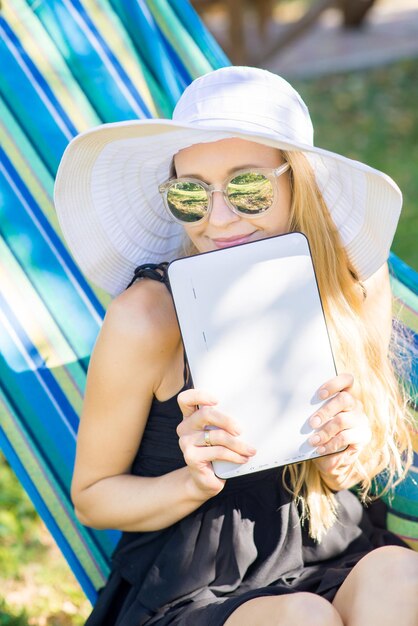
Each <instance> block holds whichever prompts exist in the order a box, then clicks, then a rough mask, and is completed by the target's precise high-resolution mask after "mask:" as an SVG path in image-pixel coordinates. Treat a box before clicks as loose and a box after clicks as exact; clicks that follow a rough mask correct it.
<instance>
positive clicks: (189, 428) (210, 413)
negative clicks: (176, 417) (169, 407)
mask: <svg viewBox="0 0 418 626" xmlns="http://www.w3.org/2000/svg"><path fill="white" fill-rule="evenodd" d="M208 426H212V427H214V428H221V429H222V430H226V431H227V432H229V433H230V434H231V435H235V436H236V435H239V434H240V432H241V431H240V428H239V426H238V424H237V423H236V422H235V420H233V419H232V418H231V417H229V416H228V415H225V413H222V412H221V411H218V410H217V409H215V408H214V407H213V406H202V407H201V408H200V409H196V408H195V410H194V412H193V413H192V414H191V415H190V416H189V417H184V419H183V421H182V422H180V424H179V425H178V427H177V434H178V436H179V437H181V436H184V435H187V434H189V433H191V432H196V431H198V432H202V431H203V430H204V429H205V428H206V427H208Z"/></svg>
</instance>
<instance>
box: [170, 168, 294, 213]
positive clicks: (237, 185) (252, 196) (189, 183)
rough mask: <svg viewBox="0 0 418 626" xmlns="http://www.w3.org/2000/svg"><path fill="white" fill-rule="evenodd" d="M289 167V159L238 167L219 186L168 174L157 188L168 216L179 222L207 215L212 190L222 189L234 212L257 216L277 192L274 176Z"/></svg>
mask: <svg viewBox="0 0 418 626" xmlns="http://www.w3.org/2000/svg"><path fill="white" fill-rule="evenodd" d="M289 168H290V165H289V163H284V164H283V165H280V166H279V167H277V168H276V169H266V168H251V169H249V170H238V171H236V172H234V173H233V174H232V175H231V176H229V177H228V178H227V179H226V180H225V181H224V183H223V185H222V186H221V187H215V185H208V184H206V183H205V182H203V181H202V180H198V179H197V178H171V179H170V180H168V181H167V182H165V183H163V184H162V185H159V187H158V191H159V192H160V194H161V195H162V197H163V200H164V205H165V207H166V209H167V211H168V212H169V214H170V216H171V217H172V218H173V219H174V220H175V221H176V222H179V223H181V224H184V223H188V224H191V223H192V224H196V223H197V222H201V221H202V220H204V219H206V218H207V217H208V216H209V214H210V212H211V209H212V204H213V202H212V195H213V193H214V192H215V191H220V192H222V194H223V197H224V199H225V202H226V203H227V205H228V206H229V208H230V209H231V210H232V211H233V212H234V213H236V214H237V215H240V216H242V217H257V216H261V215H263V214H264V213H265V212H266V211H268V210H269V209H270V208H271V207H272V206H273V203H274V201H275V199H276V196H277V185H276V184H275V180H276V178H278V177H279V176H281V175H282V174H284V172H287V170H288V169H289Z"/></svg>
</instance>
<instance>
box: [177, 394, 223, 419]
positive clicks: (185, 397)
mask: <svg viewBox="0 0 418 626" xmlns="http://www.w3.org/2000/svg"><path fill="white" fill-rule="evenodd" d="M177 403H178V405H179V407H180V410H181V412H182V415H183V417H189V416H190V415H192V414H193V413H194V412H195V411H196V407H197V406H199V405H207V406H214V405H215V404H217V403H218V401H217V399H216V398H215V397H214V396H212V395H211V394H210V393H209V392H207V391H202V390H201V389H186V390H185V391H182V392H181V393H179V395H178V396H177Z"/></svg>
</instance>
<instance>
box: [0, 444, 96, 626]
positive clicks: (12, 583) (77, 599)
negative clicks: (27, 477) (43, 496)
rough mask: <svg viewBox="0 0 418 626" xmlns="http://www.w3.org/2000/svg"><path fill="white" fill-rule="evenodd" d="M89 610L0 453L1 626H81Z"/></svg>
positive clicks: (45, 530) (74, 581)
mask: <svg viewBox="0 0 418 626" xmlns="http://www.w3.org/2000/svg"><path fill="white" fill-rule="evenodd" d="M89 612H90V605H89V603H88V601H87V600H86V598H85V596H84V594H83V592H82V591H81V588H80V586H79V585H78V583H77V581H76V579H75V578H74V576H73V574H72V573H71V571H70V569H69V567H68V565H67V563H66V562H65V560H64V558H63V556H62V555H61V553H60V552H59V550H58V548H57V547H56V545H55V544H54V542H53V540H52V538H51V536H50V535H49V533H48V531H47V529H46V528H45V526H44V525H43V523H42V522H41V521H40V519H39V517H38V515H37V513H36V512H35V510H34V508H33V505H32V503H31V502H30V500H29V498H28V497H27V496H26V494H25V493H24V491H23V489H22V487H21V486H20V484H19V483H18V481H17V479H16V477H15V476H14V474H13V472H12V471H11V469H10V467H9V466H8V464H7V463H6V462H5V460H4V458H3V457H2V456H1V454H0V626H82V624H84V622H85V621H86V618H87V615H88V614H89Z"/></svg>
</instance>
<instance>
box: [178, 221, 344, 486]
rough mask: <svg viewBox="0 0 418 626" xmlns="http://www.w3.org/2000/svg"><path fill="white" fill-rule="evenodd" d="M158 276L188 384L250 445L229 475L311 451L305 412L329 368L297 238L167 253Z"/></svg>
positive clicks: (220, 466)
mask: <svg viewBox="0 0 418 626" xmlns="http://www.w3.org/2000/svg"><path fill="white" fill-rule="evenodd" d="M168 277H169V281H170V285H171V290H172V294H173V299H174V305H175V308H176V313H177V318H178V321H179V325H180V331H181V335H182V338H183V343H184V347H185V351H186V355H187V359H188V363H189V367H190V373H191V376H192V379H193V385H194V387H195V388H199V389H204V390H207V391H209V392H210V393H211V394H213V395H214V396H215V397H216V398H218V400H219V404H218V405H217V408H218V409H219V410H221V411H223V412H225V413H226V414H228V415H230V416H231V417H233V418H234V419H235V420H236V421H237V422H238V423H239V424H240V426H241V428H242V434H241V437H242V439H243V440H244V441H246V442H247V443H248V444H250V445H253V446H254V447H255V448H256V449H257V453H256V455H255V456H254V457H252V458H251V459H250V460H249V461H248V462H247V463H245V464H244V465H238V464H235V463H230V462H225V461H215V462H214V463H213V466H214V470H215V473H216V475H217V476H219V477H221V478H232V477H235V476H240V475H242V474H248V473H251V472H257V471H260V470H264V469H268V468H271V467H275V466H281V465H287V464H290V463H295V462H299V461H304V460H307V459H312V458H314V457H316V456H318V455H317V453H316V452H315V449H314V448H312V446H310V445H309V443H308V438H309V436H310V435H311V434H312V432H313V431H312V429H311V427H310V426H309V423H308V420H309V417H310V416H311V415H313V413H314V412H315V410H317V409H318V408H319V407H320V406H321V405H322V404H323V403H324V401H322V400H320V399H319V398H318V397H317V396H316V392H317V390H318V388H319V387H320V386H321V385H322V384H323V383H325V382H326V381H327V380H328V379H330V378H332V377H334V376H335V375H336V369H335V364H334V359H333V354H332V350H331V345H330V341H329V337H328V332H327V327H326V324H325V318H324V314H323V309H322V304H321V300H320V296H319V291H318V286H317V282H316V277H315V272H314V268H313V264H312V259H311V255H310V250H309V245H308V241H307V239H306V237H305V236H304V235H303V234H301V233H289V234H286V235H280V236H277V237H271V238H268V239H263V240H261V241H256V242H251V243H246V244H242V245H239V246H234V247H231V248H224V249H221V250H216V251H213V252H207V253H203V254H198V255H195V256H191V257H186V258H182V259H177V260H175V261H173V262H172V263H170V265H169V268H168Z"/></svg>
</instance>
